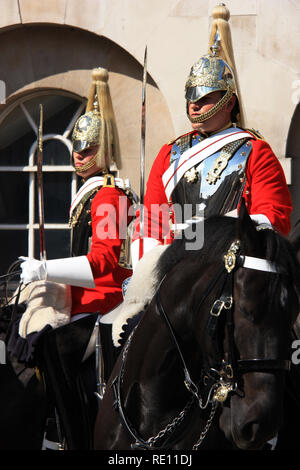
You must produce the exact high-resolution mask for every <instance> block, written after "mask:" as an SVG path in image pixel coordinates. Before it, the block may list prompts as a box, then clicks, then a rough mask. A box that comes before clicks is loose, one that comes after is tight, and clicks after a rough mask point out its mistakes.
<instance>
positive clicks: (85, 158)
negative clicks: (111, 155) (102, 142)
mask: <svg viewBox="0 0 300 470" xmlns="http://www.w3.org/2000/svg"><path fill="white" fill-rule="evenodd" d="M98 149H99V145H95V146H93V147H89V148H87V149H84V150H82V151H81V152H80V153H78V152H75V151H73V160H74V166H76V167H79V168H80V167H84V165H86V164H87V163H89V162H90V161H91V160H93V158H95V157H96V155H97V153H98ZM99 170H100V168H98V166H97V163H96V162H95V163H94V165H92V166H91V167H90V168H88V169H87V170H83V171H80V169H77V170H76V172H77V174H79V176H82V177H83V178H87V177H89V176H91V175H93V174H94V173H96V172H97V171H99Z"/></svg>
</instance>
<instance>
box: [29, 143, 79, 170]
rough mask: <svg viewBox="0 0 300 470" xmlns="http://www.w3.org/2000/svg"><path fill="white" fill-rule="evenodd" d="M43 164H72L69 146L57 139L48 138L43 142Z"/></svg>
mask: <svg viewBox="0 0 300 470" xmlns="http://www.w3.org/2000/svg"><path fill="white" fill-rule="evenodd" d="M35 158H37V156H36V157H35ZM35 162H36V160H35ZM43 164H44V165H71V155H70V152H69V150H68V147H67V146H66V145H65V144H64V143H63V142H60V141H59V140H57V139H51V140H46V141H45V142H44V143H43Z"/></svg>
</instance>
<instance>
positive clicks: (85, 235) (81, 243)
mask: <svg viewBox="0 0 300 470" xmlns="http://www.w3.org/2000/svg"><path fill="white" fill-rule="evenodd" d="M97 191H99V188H96V189H93V190H91V191H89V192H88V193H87V194H85V196H84V197H83V198H82V200H81V201H80V203H79V204H78V206H77V207H76V208H75V210H74V213H73V214H72V217H71V220H70V224H71V226H72V240H71V256H83V255H86V254H87V253H88V252H89V251H90V243H91V237H92V219H91V205H92V200H93V198H94V195H95V194H96V193H97Z"/></svg>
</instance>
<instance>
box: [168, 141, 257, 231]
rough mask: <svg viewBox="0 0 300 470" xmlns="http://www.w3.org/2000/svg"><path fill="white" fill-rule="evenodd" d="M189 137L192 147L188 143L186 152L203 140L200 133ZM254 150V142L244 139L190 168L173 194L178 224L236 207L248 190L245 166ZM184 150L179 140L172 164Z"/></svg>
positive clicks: (172, 157)
mask: <svg viewBox="0 0 300 470" xmlns="http://www.w3.org/2000/svg"><path fill="white" fill-rule="evenodd" d="M185 137H186V136H185ZM189 137H190V142H189V146H188V147H187V145H186V144H185V145H184V149H183V151H185V150H186V149H187V148H189V147H191V146H193V145H195V144H197V143H198V142H199V141H201V140H203V139H202V138H201V137H200V138H199V136H198V135H196V136H195V135H193V136H189ZM251 150H252V144H251V141H250V140H249V139H247V138H243V139H240V140H237V141H235V142H232V143H230V144H227V145H225V146H224V147H223V148H222V149H221V150H220V151H218V152H217V153H214V154H213V155H210V156H209V157H207V158H205V159H204V160H203V161H201V163H199V164H197V165H195V166H194V167H192V168H190V169H189V170H188V171H187V172H186V173H185V174H184V176H183V177H182V178H181V179H180V180H179V182H178V183H177V185H176V186H175V188H174V190H173V192H172V195H171V197H172V203H173V207H174V212H175V220H176V223H182V222H184V221H185V220H186V219H187V218H188V219H190V218H191V217H193V218H194V219H195V218H196V219H197V218H198V217H201V218H202V217H204V218H207V217H210V216H212V215H224V214H226V213H228V212H231V211H233V210H235V209H236V208H237V206H238V203H239V201H240V199H241V196H242V193H243V190H244V186H245V182H246V181H245V168H246V163H247V159H248V156H249V155H250V153H251ZM183 151H182V150H181V146H180V142H179V141H177V142H175V144H173V147H172V150H171V159H170V164H171V163H173V162H174V160H175V159H176V158H179V157H180V155H181V154H182V153H183ZM183 219H184V220H183Z"/></svg>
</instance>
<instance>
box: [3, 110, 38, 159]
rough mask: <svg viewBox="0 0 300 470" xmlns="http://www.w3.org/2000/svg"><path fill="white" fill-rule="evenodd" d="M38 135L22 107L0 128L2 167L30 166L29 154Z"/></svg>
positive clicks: (7, 118) (5, 120) (10, 115)
mask: <svg viewBox="0 0 300 470" xmlns="http://www.w3.org/2000/svg"><path fill="white" fill-rule="evenodd" d="M35 140H36V135H35V132H34V131H33V129H32V128H31V126H30V124H29V122H28V120H27V119H26V117H25V115H24V113H23V111H22V109H21V108H20V106H17V107H16V108H15V109H14V110H13V111H12V112H11V113H10V114H9V115H8V116H7V117H6V118H5V119H4V121H3V122H2V123H1V126H0V165H14V166H19V165H28V152H29V149H30V146H31V144H32V143H33V142H34V141H35Z"/></svg>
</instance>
